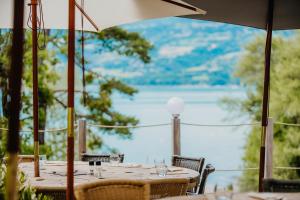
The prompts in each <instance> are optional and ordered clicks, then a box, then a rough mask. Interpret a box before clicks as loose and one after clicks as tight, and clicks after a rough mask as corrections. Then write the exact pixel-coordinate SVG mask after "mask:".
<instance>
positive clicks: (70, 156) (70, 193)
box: [67, 0, 75, 200]
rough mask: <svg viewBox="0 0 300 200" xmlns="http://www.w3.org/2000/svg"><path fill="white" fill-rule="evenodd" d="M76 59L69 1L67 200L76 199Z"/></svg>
mask: <svg viewBox="0 0 300 200" xmlns="http://www.w3.org/2000/svg"><path fill="white" fill-rule="evenodd" d="M74 59H75V0H69V30H68V145H67V163H68V167H67V200H73V199H74V174H73V171H74V75H75V74H74Z"/></svg>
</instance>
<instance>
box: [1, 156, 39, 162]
mask: <svg viewBox="0 0 300 200" xmlns="http://www.w3.org/2000/svg"><path fill="white" fill-rule="evenodd" d="M7 159H8V158H7V157H4V158H3V161H4V163H6V162H7ZM18 162H19V163H27V162H34V155H18Z"/></svg>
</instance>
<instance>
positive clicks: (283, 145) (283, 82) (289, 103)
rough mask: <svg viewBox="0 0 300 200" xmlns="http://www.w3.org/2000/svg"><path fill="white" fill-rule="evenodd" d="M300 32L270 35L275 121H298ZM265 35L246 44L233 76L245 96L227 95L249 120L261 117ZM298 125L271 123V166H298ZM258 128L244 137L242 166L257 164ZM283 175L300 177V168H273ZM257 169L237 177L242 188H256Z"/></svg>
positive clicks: (299, 146) (272, 97)
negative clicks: (290, 35) (272, 146)
mask: <svg viewBox="0 0 300 200" xmlns="http://www.w3.org/2000/svg"><path fill="white" fill-rule="evenodd" d="M299 43H300V33H299V32H296V33H295V35H294V36H292V37H291V38H282V37H280V36H277V37H275V38H274V39H273V45H272V59H271V89H270V111H269V112H270V116H271V117H273V119H274V120H275V121H281V122H286V123H295V124H299V123H300V93H299V91H300V46H299ZM264 46H265V38H264V37H261V36H260V37H257V38H256V39H255V40H254V41H252V42H251V43H250V44H248V45H247V46H246V47H245V50H246V51H245V54H244V55H243V57H242V59H241V60H240V62H239V64H238V66H237V68H236V71H235V76H236V77H238V78H240V80H241V83H242V84H243V85H244V86H245V88H246V89H247V98H246V99H245V100H236V99H226V100H225V103H226V105H228V108H229V109H230V110H235V111H237V110H238V111H239V112H240V114H247V115H249V116H250V118H251V120H252V121H255V122H256V121H260V120H261V104H262V94H263V74H264ZM299 132H300V129H299V127H298V128H297V127H290V126H279V125H275V127H274V156H273V158H274V166H292V167H296V166H298V167H299V166H300V145H299V144H300V134H299ZM260 134H261V129H260V128H258V127H253V128H252V129H251V131H250V134H249V136H248V138H247V141H246V146H245V153H244V157H243V160H244V167H258V163H259V149H260V148H259V147H260V142H261V141H260ZM274 176H275V177H278V178H283V179H295V178H299V177H300V170H274ZM257 186H258V173H257V172H253V171H245V172H244V173H243V175H242V177H241V178H240V187H241V189H242V190H256V189H257Z"/></svg>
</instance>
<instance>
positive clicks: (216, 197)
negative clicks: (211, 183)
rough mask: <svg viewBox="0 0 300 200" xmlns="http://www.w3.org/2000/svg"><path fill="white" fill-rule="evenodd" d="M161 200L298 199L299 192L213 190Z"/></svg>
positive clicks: (299, 198)
mask: <svg viewBox="0 0 300 200" xmlns="http://www.w3.org/2000/svg"><path fill="white" fill-rule="evenodd" d="M161 200H300V193H264V192H262V193H259V192H245V193H239V192H228V191H226V192H215V193H210V194H203V195H193V196H177V197H167V198H163V199H161Z"/></svg>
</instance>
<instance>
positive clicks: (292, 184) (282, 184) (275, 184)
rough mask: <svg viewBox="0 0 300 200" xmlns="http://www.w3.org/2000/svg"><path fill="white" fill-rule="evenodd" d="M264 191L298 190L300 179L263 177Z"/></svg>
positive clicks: (299, 189) (299, 190) (299, 188)
mask: <svg viewBox="0 0 300 200" xmlns="http://www.w3.org/2000/svg"><path fill="white" fill-rule="evenodd" d="M263 190H264V192H300V180H277V179H264V180H263Z"/></svg>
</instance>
